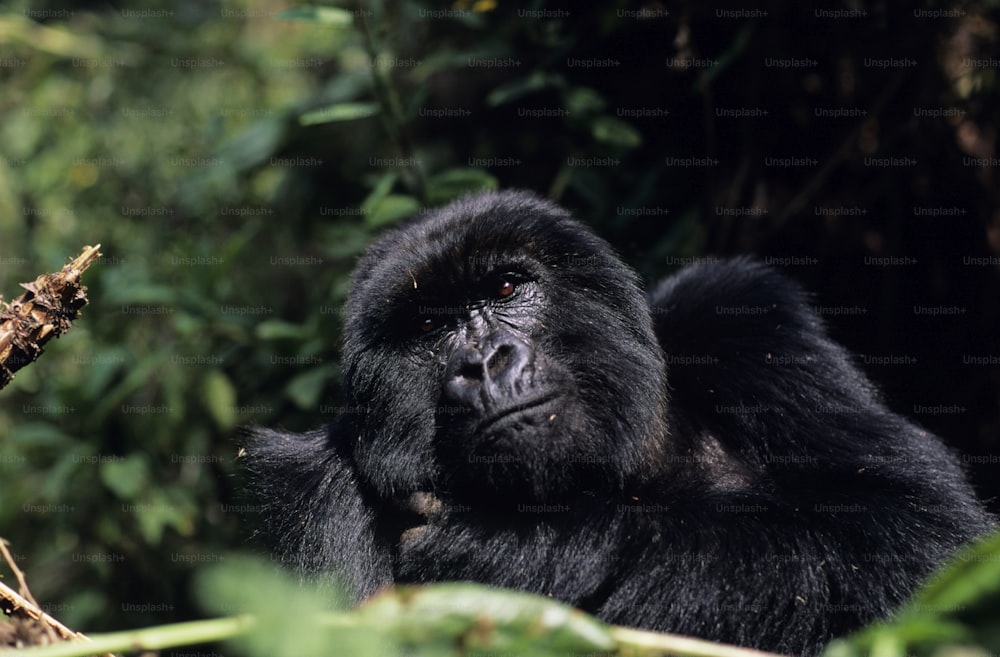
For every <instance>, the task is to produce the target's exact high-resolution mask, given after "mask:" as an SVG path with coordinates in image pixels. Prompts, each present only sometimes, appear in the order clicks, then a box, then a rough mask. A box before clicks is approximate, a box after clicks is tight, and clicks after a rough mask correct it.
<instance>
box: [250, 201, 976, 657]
mask: <svg viewBox="0 0 1000 657" xmlns="http://www.w3.org/2000/svg"><path fill="white" fill-rule="evenodd" d="M346 318H347V320H346V328H345V333H346V339H345V343H344V350H343V367H344V384H345V387H346V389H347V391H348V392H349V395H350V404H351V405H352V407H351V412H349V413H346V414H344V415H343V416H342V417H340V418H339V419H338V420H337V421H336V423H335V424H334V425H333V426H331V427H329V428H327V429H325V430H322V431H316V432H314V433H310V434H305V435H301V436H300V435H288V434H283V433H278V432H273V431H266V430H263V431H258V432H257V435H256V437H255V439H254V440H253V441H252V444H251V446H250V448H249V450H248V452H249V459H248V460H249V465H248V467H249V469H250V471H251V474H252V475H253V480H254V485H255V487H256V493H257V494H258V495H259V496H260V499H261V500H262V501H263V503H264V504H265V506H266V507H267V511H266V513H265V514H264V516H265V519H264V532H265V533H266V534H267V535H268V536H269V537H270V538H271V540H273V541H274V543H275V549H276V551H277V552H278V554H280V555H281V557H282V558H285V559H288V560H290V561H292V562H293V563H294V564H295V565H296V566H298V567H299V568H301V569H302V570H304V571H306V572H308V573H313V574H316V575H320V574H328V573H335V574H336V576H338V577H340V578H341V579H342V581H344V582H346V584H347V585H348V586H349V587H350V588H351V589H352V590H353V592H354V593H355V594H356V595H357V596H358V597H363V596H365V595H367V594H370V593H371V592H373V591H374V590H375V589H376V588H378V587H380V586H383V585H387V584H390V583H392V582H436V581H442V580H472V581H477V582H484V583H488V584H492V585H496V586H503V587H510V588H515V589H524V590H528V591H534V592H536V593H541V594H545V595H551V596H554V597H556V598H558V599H561V600H564V601H566V602H569V603H571V604H573V605H576V606H578V607H580V608H582V609H584V610H586V611H589V612H591V613H594V614H596V615H597V616H599V617H600V618H603V619H605V620H607V621H610V622H612V623H617V624H624V625H631V626H637V627H642V628H649V629H654V630H663V631H671V632H679V633H683V634H689V635H695V636H700V637H706V638H710V639H715V640H719V641H724V642H729V643H735V644H740V645H745V646H754V647H757V648H762V649H768V650H775V651H779V652H784V653H794V654H801V655H811V654H814V653H816V652H817V651H818V650H819V649H820V648H821V647H822V646H823V644H824V643H825V642H826V641H828V640H829V639H830V638H832V637H834V636H837V635H840V634H843V633H846V632H848V631H849V630H852V629H854V628H857V627H858V626H860V625H862V624H864V623H867V622H869V621H871V620H873V619H876V618H880V617H884V616H886V615H887V614H889V613H890V612H891V611H892V610H893V609H894V608H895V607H896V606H897V605H898V604H899V603H900V602H901V601H903V600H904V598H906V596H907V595H908V594H909V593H910V592H911V591H912V590H913V589H914V587H915V586H916V585H917V584H918V583H919V582H920V581H921V579H922V578H924V577H925V576H926V575H927V574H928V573H929V572H930V571H931V570H932V569H933V568H935V567H936V566H938V565H939V564H941V563H942V561H944V560H945V559H947V558H948V556H949V555H950V554H951V553H952V552H953V551H954V550H955V549H956V548H957V547H958V546H960V545H961V544H963V543H965V542H966V541H968V540H969V539H971V538H973V537H976V536H977V535H980V534H982V533H984V532H986V531H987V530H988V529H989V528H990V526H991V522H992V521H991V519H990V517H989V516H988V515H987V514H986V512H985V511H984V510H983V508H982V506H981V505H980V504H979V503H978V502H977V501H976V498H975V496H974V495H973V492H972V490H971V489H970V487H969V485H968V483H967V482H966V480H965V478H964V475H963V472H962V470H961V468H960V467H959V465H958V463H957V462H956V459H955V458H954V457H953V456H952V455H951V454H950V453H949V452H948V451H947V450H946V449H945V448H944V447H943V446H942V444H941V443H940V442H939V441H938V440H937V439H936V438H935V437H934V436H931V435H929V434H928V433H927V432H926V431H924V430H922V429H921V428H920V427H917V426H915V425H913V424H911V423H910V422H909V421H907V420H906V419H904V418H902V417H899V416H898V415H895V414H894V413H892V412H890V411H889V410H888V409H887V408H886V407H885V406H884V405H883V404H882V403H881V401H880V400H879V398H878V394H877V392H876V390H875V389H874V388H873V386H872V384H871V383H870V382H869V381H868V380H867V379H866V378H865V377H864V376H863V375H862V374H861V373H860V372H859V371H858V370H857V369H856V368H855V367H854V366H853V365H852V364H851V360H850V358H849V356H848V354H847V353H846V352H845V351H844V349H842V348H841V347H840V346H838V345H836V344H834V343H833V342H831V341H830V339H829V338H828V337H827V335H826V333H825V331H824V328H823V325H822V322H821V321H820V318H819V317H818V316H817V315H816V313H815V312H814V311H813V310H812V309H811V308H810V306H809V301H808V297H807V296H806V294H805V293H804V292H803V291H802V290H801V289H800V288H799V287H798V286H797V285H796V284H794V283H792V282H791V281H789V280H788V279H786V278H785V277H784V276H782V275H781V274H779V273H777V272H775V271H773V270H771V269H769V268H767V267H765V266H762V265H760V264H757V263H755V262H753V261H750V260H747V259H736V260H731V261H725V262H721V263H715V264H704V265H697V266H693V267H689V268H687V269H685V270H683V271H682V272H680V273H679V274H677V275H676V276H674V277H672V278H670V279H668V280H666V281H664V282H663V283H661V284H660V285H658V286H657V287H656V288H655V289H654V291H653V293H652V294H651V296H650V297H649V298H647V297H646V296H645V295H644V294H643V292H642V291H641V289H640V287H639V284H638V282H637V280H636V276H635V275H634V274H633V272H632V271H631V270H629V269H628V268H627V267H626V266H625V265H623V264H622V263H621V261H620V260H619V259H618V258H617V257H616V256H615V254H614V253H613V252H612V250H611V248H610V247H609V246H608V245H607V244H606V243H605V242H604V241H602V240H601V239H600V238H598V237H596V236H595V235H593V234H592V233H591V232H590V231H589V230H587V229H586V228H585V227H583V226H581V225H580V224H579V223H577V222H575V221H574V220H572V219H571V218H570V217H569V216H568V215H567V213H566V212H564V211H563V210H561V209H560V208H558V207H555V206H554V205H552V204H550V203H548V202H546V201H543V200H541V199H538V198H536V197H534V196H531V195H528V194H525V193H521V192H506V193H489V194H481V195H477V196H471V197H467V198H465V199H462V200H460V201H458V202H456V203H453V204H452V205H449V206H448V207H446V208H444V209H441V210H438V211H435V212H431V213H429V214H427V215H425V216H423V217H420V218H418V219H417V220H415V221H414V222H412V223H410V224H408V225H406V226H404V227H402V228H400V229H397V230H393V231H391V232H389V233H388V234H386V235H384V236H383V237H381V239H379V240H378V241H377V242H376V243H375V244H374V245H373V246H372V247H371V248H370V249H369V251H368V253H367V254H366V255H365V256H364V257H363V258H362V259H361V261H360V263H359V264H358V267H357V270H356V271H355V273H354V279H353V287H352V289H351V292H350V295H349V297H348V300H347V306H346Z"/></svg>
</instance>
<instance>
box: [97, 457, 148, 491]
mask: <svg viewBox="0 0 1000 657" xmlns="http://www.w3.org/2000/svg"><path fill="white" fill-rule="evenodd" d="M100 468H101V470H100V472H101V481H102V482H104V485H105V486H107V487H108V488H109V489H110V490H111V492H113V493H114V494H115V495H117V496H118V497H119V498H121V499H123V500H127V501H130V502H131V501H134V500H135V499H136V498H138V497H139V494H140V493H141V492H142V491H143V489H144V488H145V486H146V483H147V482H148V481H149V467H148V466H147V464H146V459H145V457H143V456H142V455H139V454H132V455H130V456H126V457H125V458H120V459H118V458H116V459H115V460H110V461H107V462H104V463H101V464H100Z"/></svg>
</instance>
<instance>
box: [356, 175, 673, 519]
mask: <svg viewBox="0 0 1000 657" xmlns="http://www.w3.org/2000/svg"><path fill="white" fill-rule="evenodd" d="M346 316H347V317H348V321H347V325H346V341H345V349H344V371H345V378H346V381H345V382H346V385H347V388H348V390H349V392H350V395H351V396H352V398H353V400H354V401H355V402H356V404H357V406H358V407H360V411H359V413H360V416H359V418H358V421H359V426H358V430H357V435H358V436H360V439H359V444H358V445H357V449H356V454H355V455H356V458H357V461H358V467H359V470H360V471H361V472H362V473H363V474H364V475H366V476H367V477H368V479H369V481H370V482H371V484H372V485H373V486H374V487H375V488H377V489H378V490H379V492H380V493H382V494H383V495H386V496H398V495H400V494H406V493H409V492H413V491H416V490H430V489H435V490H437V489H444V490H446V491H452V492H454V493H456V494H459V495H460V496H461V497H462V499H463V500H467V501H470V502H471V501H477V502H480V503H490V502H496V501H500V500H518V501H523V500H537V501H551V500H554V499H559V498H561V497H563V496H566V495H569V494H574V495H576V494H580V493H581V492H585V491H592V490H595V489H606V488H607V487H614V488H618V489H620V488H621V487H622V486H624V485H625V484H626V482H627V481H629V480H633V479H636V478H642V477H643V476H645V475H646V474H647V471H648V470H649V468H650V464H651V463H653V462H654V461H655V460H656V454H657V453H658V452H659V451H660V447H661V441H662V439H663V436H664V434H665V430H664V418H665V417H666V395H665V391H666V386H665V381H664V364H663V357H662V353H661V350H660V347H659V345H658V344H657V341H656V337H655V335H654V333H653V329H652V323H651V320H650V313H649V306H648V303H647V301H646V298H645V295H644V294H643V292H642V291H641V290H640V288H639V286H638V284H637V281H636V279H635V276H634V274H633V273H632V272H631V271H630V270H629V269H628V268H627V267H625V266H624V265H623V264H622V263H621V261H620V260H619V259H618V258H617V257H615V255H614V254H613V253H612V252H611V250H610V248H609V247H608V245H607V244H606V243H605V242H604V241H602V240H600V239H598V238H596V237H595V236H594V235H592V234H591V233H589V232H587V231H585V230H581V226H580V224H578V223H576V222H575V221H573V220H571V219H570V218H569V216H568V215H567V214H566V213H565V212H564V211H563V210H561V209H560V208H558V207H556V206H554V205H552V204H550V203H548V202H545V201H542V200H540V199H538V198H536V197H533V196H528V195H526V194H523V193H491V194H482V195H478V196H475V197H468V198H466V199H464V200H462V201H459V202H457V203H455V204H452V205H450V206H449V207H448V208H447V209H446V210H445V211H443V212H442V211H439V212H436V213H433V214H430V215H427V216H426V217H424V218H422V219H418V220H417V221H416V222H415V223H412V224H410V225H407V226H405V227H404V228H401V229H398V230H395V231H393V232H390V233H388V234H387V235H385V236H383V237H382V238H381V239H380V240H379V241H378V242H376V243H375V245H374V246H372V248H371V249H370V250H369V252H368V253H367V254H366V255H365V257H364V258H363V259H362V260H361V262H360V264H359V265H358V267H357V269H356V271H355V275H354V281H353V287H352V290H351V292H350V295H349V297H348V301H347V308H346ZM608 436H616V437H618V439H616V440H608V439H607V437H608ZM386 454H394V455H395V456H394V458H392V459H386V458H385V455H386Z"/></svg>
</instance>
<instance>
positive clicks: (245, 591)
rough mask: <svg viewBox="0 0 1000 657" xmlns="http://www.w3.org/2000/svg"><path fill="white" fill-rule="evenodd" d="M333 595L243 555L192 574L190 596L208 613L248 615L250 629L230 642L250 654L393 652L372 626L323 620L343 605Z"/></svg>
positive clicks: (313, 656)
mask: <svg viewBox="0 0 1000 657" xmlns="http://www.w3.org/2000/svg"><path fill="white" fill-rule="evenodd" d="M332 593H333V595H331V591H330V589H329V588H324V589H321V588H317V587H307V586H301V585H300V584H299V582H298V581H296V580H295V579H293V578H292V577H290V576H288V575H286V574H284V573H282V572H280V571H278V570H276V569H275V568H274V564H270V563H264V562H262V561H260V560H259V559H251V558H248V557H245V556H234V555H226V556H225V557H224V561H223V563H222V564H220V565H217V566H213V567H211V568H208V569H205V570H202V571H200V572H199V573H198V574H197V576H196V578H195V595H196V597H197V599H198V600H199V602H200V603H201V604H202V606H203V607H205V609H206V610H207V611H208V612H210V613H212V614H218V615H226V616H231V615H233V614H234V612H235V613H240V612H243V613H250V614H253V616H254V618H255V623H254V625H253V626H252V629H251V630H250V632H249V633H248V634H247V635H246V636H243V637H239V638H237V639H233V641H232V643H233V644H234V645H235V646H237V648H238V649H239V651H240V652H241V653H242V654H246V655H249V656H250V657H328V656H329V655H376V654H398V652H397V651H387V650H384V648H386V647H387V646H386V645H385V644H386V643H387V641H386V639H384V638H383V637H382V636H381V633H380V632H376V631H373V628H371V627H364V628H358V627H350V626H337V625H336V624H332V625H331V624H330V623H324V622H323V621H324V619H326V618H329V617H330V615H331V614H330V612H329V611H327V610H328V609H330V607H331V606H336V607H342V606H344V604H345V597H344V596H343V595H342V594H340V593H339V592H338V591H332ZM276 601H280V604H275V602H276ZM331 646H336V649H331ZM380 647H381V648H383V650H379V648H380Z"/></svg>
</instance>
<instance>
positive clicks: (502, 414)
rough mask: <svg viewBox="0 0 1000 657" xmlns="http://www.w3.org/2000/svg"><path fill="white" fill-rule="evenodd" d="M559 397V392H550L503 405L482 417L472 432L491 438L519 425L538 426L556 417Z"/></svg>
mask: <svg viewBox="0 0 1000 657" xmlns="http://www.w3.org/2000/svg"><path fill="white" fill-rule="evenodd" d="M559 397H560V395H559V393H556V392H552V393H548V394H545V395H540V396H538V397H536V398H534V399H531V400H528V401H526V402H522V403H520V404H511V405H510V406H505V407H503V408H501V409H499V410H498V411H496V412H494V413H493V414H491V415H490V416H489V417H487V418H486V419H484V420H483V421H482V422H481V423H480V424H479V426H478V427H476V430H475V432H474V433H475V435H477V436H486V435H487V434H492V435H493V438H498V437H500V436H502V435H504V434H505V433H507V431H508V430H509V429H512V428H516V427H519V426H525V425H529V426H534V427H537V428H540V427H542V426H543V425H544V424H547V423H549V422H552V421H553V420H555V419H556V416H557V415H558V413H557V412H556V409H557V407H558V404H557V403H556V402H558V400H559Z"/></svg>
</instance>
